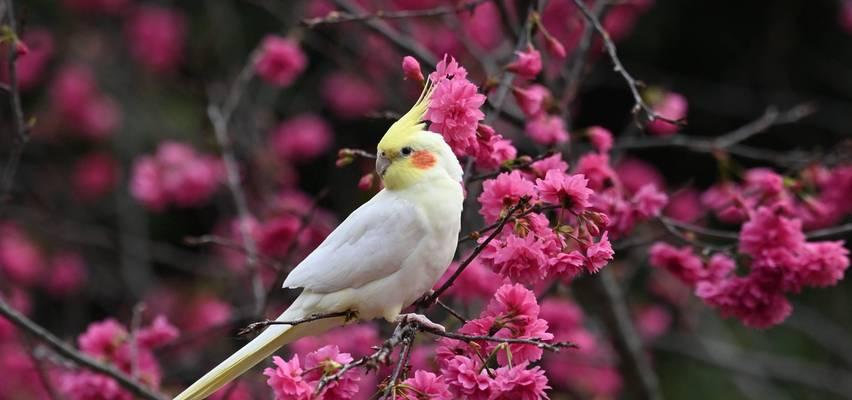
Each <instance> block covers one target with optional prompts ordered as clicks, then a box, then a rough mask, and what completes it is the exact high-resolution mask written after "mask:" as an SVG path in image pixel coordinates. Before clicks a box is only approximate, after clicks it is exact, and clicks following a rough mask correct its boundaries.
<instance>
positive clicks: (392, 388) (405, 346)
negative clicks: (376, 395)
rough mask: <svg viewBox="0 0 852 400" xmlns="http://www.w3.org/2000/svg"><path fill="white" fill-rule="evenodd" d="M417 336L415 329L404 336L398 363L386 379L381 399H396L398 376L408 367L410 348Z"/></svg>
mask: <svg viewBox="0 0 852 400" xmlns="http://www.w3.org/2000/svg"><path fill="white" fill-rule="evenodd" d="M416 336H417V330H416V329H415V330H414V331H413V332H411V333H410V334H407V335H404V336H403V338H402V348H401V349H400V350H399V361H397V363H396V367H395V368H394V369H393V373H392V374H391V376H390V378H389V379H388V383H387V385H385V390H384V392H383V393H382V398H385V399H387V398H391V399H395V398H396V387H397V382H399V380H400V379H401V378H400V375H401V374H402V372H403V371H404V370H405V368H406V367H407V366H408V361H409V359H410V358H411V347H412V345H413V344H414V338H415V337H416Z"/></svg>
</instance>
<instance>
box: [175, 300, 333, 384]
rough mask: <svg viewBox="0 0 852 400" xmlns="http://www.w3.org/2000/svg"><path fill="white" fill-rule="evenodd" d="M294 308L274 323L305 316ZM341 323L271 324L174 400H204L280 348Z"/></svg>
mask: <svg viewBox="0 0 852 400" xmlns="http://www.w3.org/2000/svg"><path fill="white" fill-rule="evenodd" d="M293 308H294V307H290V308H289V309H287V311H285V312H284V313H283V314H281V316H279V317H278V319H277V320H278V321H294V320H298V319H301V318H304V317H306V316H307V314H306V313H305V312H303V311H300V310H292V309H293ZM344 323H345V318H344V317H339V318H326V319H320V320H316V321H312V322H308V323H304V324H299V325H295V326H290V325H270V326H269V327H268V328H266V330H264V331H263V333H261V334H260V335H258V336H257V337H256V338H255V339H254V340H252V341H251V342H249V343H248V344H246V345H245V346H243V348H241V349H239V350H238V351H237V352H236V353H234V354H232V355H231V356H230V357H228V358H227V359H226V360H225V361H222V363H221V364H219V365H218V366H216V368H213V369H212V370H211V371H210V372H208V373H207V374H205V375H204V376H202V377H201V379H199V380H198V381H196V382H195V383H193V384H192V385H191V386H190V387H188V388H187V389H186V390H184V391H183V392H181V394H179V395H177V397H175V398H174V400H202V399H204V398H207V396H210V395H211V394H213V393H214V392H216V391H217V390H219V389H220V388H221V387H222V386H225V385H226V384H228V382H230V381H232V380H234V379H236V378H237V377H238V376H240V375H242V374H243V373H244V372H246V371H248V370H249V369H251V368H252V367H254V366H255V365H257V364H258V363H259V362H261V361H263V360H264V359H265V358H267V357H269V356H270V355H272V353H274V352H275V351H276V350H278V349H279V348H281V346H284V345H285V344H287V343H290V342H293V341H295V340H298V339H300V338H302V337H305V336H309V335H314V334H317V333H320V332H324V331H326V330H328V329H331V328H333V327H335V326H340V325H343V324H344Z"/></svg>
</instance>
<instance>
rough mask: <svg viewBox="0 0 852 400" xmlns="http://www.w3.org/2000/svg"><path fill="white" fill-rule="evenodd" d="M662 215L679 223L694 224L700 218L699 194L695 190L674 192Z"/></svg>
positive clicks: (702, 211) (702, 212) (701, 212)
mask: <svg viewBox="0 0 852 400" xmlns="http://www.w3.org/2000/svg"><path fill="white" fill-rule="evenodd" d="M664 214H665V215H666V216H668V217H671V218H673V219H675V220H678V221H681V222H694V221H696V220H698V219H699V218H701V216H702V215H703V214H704V209H703V208H702V207H701V194H700V193H699V192H698V191H697V190H695V189H691V188H690V189H682V190H678V191H676V192H674V193H673V194H672V195H671V198H670V199H669V203H668V205H666V209H665V211H664Z"/></svg>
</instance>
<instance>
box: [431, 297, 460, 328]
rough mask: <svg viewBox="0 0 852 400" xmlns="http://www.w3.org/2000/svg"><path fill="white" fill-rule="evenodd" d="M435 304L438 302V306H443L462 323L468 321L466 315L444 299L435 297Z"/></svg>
mask: <svg viewBox="0 0 852 400" xmlns="http://www.w3.org/2000/svg"><path fill="white" fill-rule="evenodd" d="M435 304H437V305H438V307H441V308H443V309H444V311H446V312H448V313H449V314H450V315H452V316H453V317H456V319H457V320H459V321H460V322H461V323H462V324H464V323H466V322H467V319H465V317H463V316H462V315H461V313H459V312H458V311H456V310H455V309H453V308H452V307H450V306H448V305H446V304H445V303H444V302H443V301H441V299H435Z"/></svg>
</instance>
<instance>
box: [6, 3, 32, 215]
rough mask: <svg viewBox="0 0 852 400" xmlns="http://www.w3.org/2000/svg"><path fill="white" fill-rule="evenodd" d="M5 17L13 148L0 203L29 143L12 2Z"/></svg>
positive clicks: (10, 187) (7, 7)
mask: <svg viewBox="0 0 852 400" xmlns="http://www.w3.org/2000/svg"><path fill="white" fill-rule="evenodd" d="M6 16H7V19H8V21H9V30H10V31H11V36H12V37H11V40H12V43H9V47H8V53H9V54H8V56H7V59H6V68H8V70H9V85H8V92H9V97H10V98H11V101H10V103H11V107H12V116H13V118H12V126H13V129H12V132H13V134H14V137H13V138H12V141H13V146H12V150H11V153H10V154H9V159H8V160H7V161H6V166H5V168H3V176H2V178H0V201H3V200H5V199H6V198H7V197H8V196H9V195H10V192H11V190H12V185H13V181H14V179H15V171H17V169H18V163H19V162H20V161H21V156H22V155H23V153H24V147H25V146H26V145H27V142H29V141H30V134H29V127H28V126H27V125H26V123H25V122H24V111H23V108H22V107H21V94H20V93H19V92H18V72H17V70H16V68H15V60H16V59H17V57H18V52H17V51H15V43H14V41H15V40H18V37H17V33H16V32H17V21H16V20H15V7H14V3H13V1H12V0H6Z"/></svg>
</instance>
